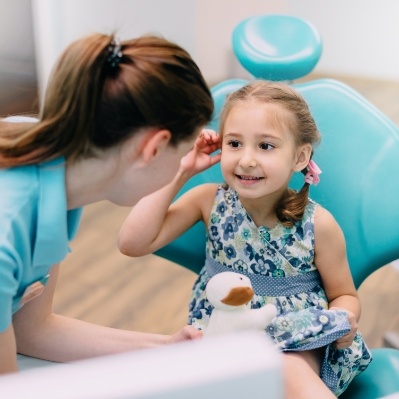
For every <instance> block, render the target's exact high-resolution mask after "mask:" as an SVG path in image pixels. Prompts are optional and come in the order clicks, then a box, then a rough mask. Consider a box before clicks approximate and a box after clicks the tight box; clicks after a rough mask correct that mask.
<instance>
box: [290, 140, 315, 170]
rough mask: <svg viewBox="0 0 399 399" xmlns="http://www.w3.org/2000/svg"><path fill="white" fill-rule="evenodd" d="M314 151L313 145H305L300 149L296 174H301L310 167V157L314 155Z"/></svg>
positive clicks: (295, 167) (295, 166) (296, 163)
mask: <svg viewBox="0 0 399 399" xmlns="http://www.w3.org/2000/svg"><path fill="white" fill-rule="evenodd" d="M312 150H313V148H312V145H311V144H304V145H302V146H300V147H299V148H298V150H297V157H296V162H295V165H294V171H295V172H300V171H301V170H302V169H304V168H306V167H307V166H308V163H309V161H310V157H311V155H312Z"/></svg>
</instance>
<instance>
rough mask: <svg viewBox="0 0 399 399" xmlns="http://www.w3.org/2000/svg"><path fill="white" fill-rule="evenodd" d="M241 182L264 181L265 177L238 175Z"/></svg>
mask: <svg viewBox="0 0 399 399" xmlns="http://www.w3.org/2000/svg"><path fill="white" fill-rule="evenodd" d="M236 176H237V177H238V178H239V179H240V180H253V181H256V180H262V179H264V177H254V176H242V175H236Z"/></svg>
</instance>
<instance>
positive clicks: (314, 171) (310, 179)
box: [305, 160, 322, 186]
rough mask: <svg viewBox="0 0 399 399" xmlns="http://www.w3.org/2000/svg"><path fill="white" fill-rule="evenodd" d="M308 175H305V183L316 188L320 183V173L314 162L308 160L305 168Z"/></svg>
mask: <svg viewBox="0 0 399 399" xmlns="http://www.w3.org/2000/svg"><path fill="white" fill-rule="evenodd" d="M307 170H308V173H306V175H305V183H309V184H313V185H314V186H317V183H319V181H320V177H319V175H320V174H321V173H322V171H321V169H320V168H319V167H318V166H317V165H316V162H315V161H312V160H310V161H309V163H308V166H307Z"/></svg>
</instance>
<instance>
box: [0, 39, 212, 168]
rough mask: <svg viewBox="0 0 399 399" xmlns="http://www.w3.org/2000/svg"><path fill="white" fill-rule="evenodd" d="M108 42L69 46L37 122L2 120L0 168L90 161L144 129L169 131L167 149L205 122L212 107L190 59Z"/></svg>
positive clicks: (147, 43) (168, 45)
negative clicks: (116, 49)
mask: <svg viewBox="0 0 399 399" xmlns="http://www.w3.org/2000/svg"><path fill="white" fill-rule="evenodd" d="M113 41H114V36H113V35H102V34H92V35H90V36H87V37H84V38H82V39H79V40H77V41H75V42H74V43H72V44H71V45H70V46H69V47H68V48H66V50H65V51H64V53H63V54H62V55H61V57H60V58H59V60H58V62H57V63H56V65H55V67H54V69H53V72H52V74H51V76H50V80H49V84H48V87H47V90H46V93H45V98H44V102H43V106H42V109H41V113H40V116H39V120H38V122H35V123H11V122H6V121H4V120H3V121H0V167H10V166H15V165H22V164H31V163H37V162H41V161H44V160H47V159H51V158H54V157H57V156H61V155H62V156H65V157H66V158H67V159H69V160H75V159H77V158H81V157H91V156H95V154H96V153H97V152H98V151H101V150H104V149H107V148H110V147H112V146H115V145H117V144H119V143H121V142H123V141H124V140H125V139H127V138H128V137H130V136H131V135H132V134H134V133H135V132H137V131H138V130H139V129H141V128H147V127H148V128H160V129H168V130H169V131H170V132H171V133H172V139H171V145H177V144H178V143H179V142H180V141H182V140H185V139H189V138H190V137H191V136H192V135H193V134H194V132H195V131H196V130H197V129H198V128H199V127H200V126H203V125H205V124H206V123H208V122H209V120H210V118H211V116H212V112H213V101H212V97H211V94H210V91H209V89H208V87H207V85H206V83H205V80H204V78H203V76H202V74H201V72H200V71H199V69H198V67H197V65H196V64H195V62H194V61H193V60H192V58H191V57H190V55H189V54H188V53H187V52H186V51H185V50H184V49H182V48H181V47H179V46H178V45H176V44H174V43H172V42H169V41H168V40H165V39H163V38H161V37H155V36H143V37H139V38H136V39H133V40H128V41H122V42H121V49H120V50H121V53H120V57H119V59H118V63H116V64H112V63H111V62H110V61H109V57H110V54H111V53H110V49H111V50H112V48H113V47H112V46H113Z"/></svg>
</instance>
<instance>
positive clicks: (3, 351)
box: [0, 325, 18, 374]
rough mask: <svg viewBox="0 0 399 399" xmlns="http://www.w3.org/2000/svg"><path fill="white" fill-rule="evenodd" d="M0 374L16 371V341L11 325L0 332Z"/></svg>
mask: <svg viewBox="0 0 399 399" xmlns="http://www.w3.org/2000/svg"><path fill="white" fill-rule="evenodd" d="M0 359H1V361H0V374H3V373H11V372H13V371H17V370H18V367H17V355H16V343H15V335H14V329H13V326H12V325H10V326H9V327H8V328H7V330H5V331H3V332H1V333H0Z"/></svg>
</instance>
